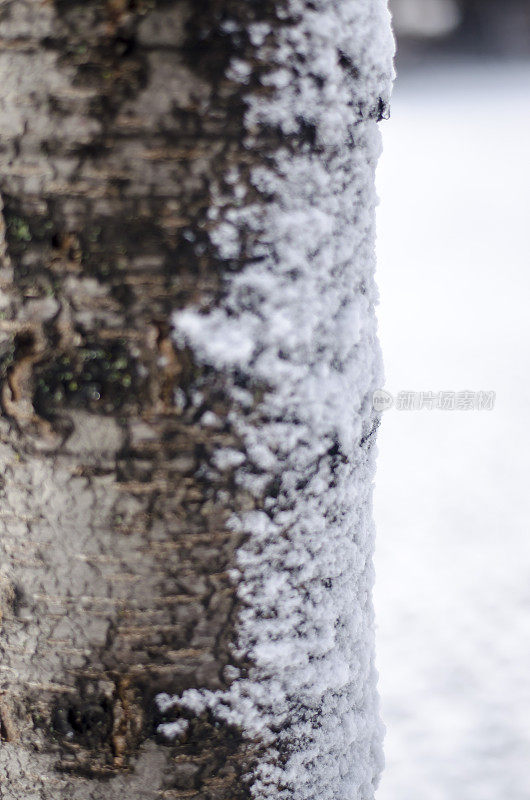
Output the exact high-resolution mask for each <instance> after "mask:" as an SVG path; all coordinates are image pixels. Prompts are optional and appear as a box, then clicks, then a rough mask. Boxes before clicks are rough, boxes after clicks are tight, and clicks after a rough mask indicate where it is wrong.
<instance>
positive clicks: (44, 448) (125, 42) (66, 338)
mask: <svg viewBox="0 0 530 800" xmlns="http://www.w3.org/2000/svg"><path fill="white" fill-rule="evenodd" d="M229 6H233V8H232V11H233V12H234V13H237V14H238V15H239V16H240V18H241V19H244V18H245V17H246V15H248V14H252V13H254V12H253V10H252V8H250V7H249V4H247V3H246V2H241V3H186V2H157V3H153V2H138V3H134V2H125V1H123V2H122V0H108V2H96V1H89V2H86V0H85V1H84V2H62V0H57V2H45V3H43V2H40V0H15V1H14V2H3V3H2V4H1V7H0V15H1V16H0V76H1V84H2V90H1V93H0V131H1V143H0V175H1V178H0V191H1V194H2V198H3V206H4V208H3V218H4V223H5V237H4V240H5V245H4V252H3V264H2V273H1V278H2V287H1V288H2V320H1V322H0V331H1V354H2V408H3V416H2V419H1V421H0V429H1V442H0V448H1V451H2V475H3V481H2V483H3V487H2V494H3V497H2V509H1V526H2V528H1V535H0V548H1V556H0V564H1V566H0V570H1V572H0V576H1V597H2V601H1V603H2V605H1V613H2V632H1V643H0V653H1V655H0V689H1V692H2V694H1V705H0V714H1V720H2V722H1V738H2V743H1V746H0V784H1V789H0V794H1V796H2V798H6V800H8V799H9V800H12V799H13V800H22V799H23V798H24V800H33V798H41V799H42V798H46V799H48V798H79V800H81V798H107V799H110V798H114V797H115V798H118V797H122V796H123V795H124V794H125V795H126V796H127V797H128V798H130V800H133V798H142V800H146V799H147V798H151V797H152V798H155V797H157V798H159V797H168V798H169V797H175V798H177V797H201V798H202V797H204V798H210V797H211V798H214V797H219V798H221V797H234V798H235V797H243V796H245V794H246V789H245V786H244V782H243V781H242V780H241V774H242V771H244V770H245V769H246V766H247V761H248V758H247V755H248V754H247V751H248V746H247V745H245V746H243V745H242V744H241V737H240V736H239V734H238V732H237V731H233V730H228V729H225V728H223V726H220V725H219V723H217V724H215V725H214V724H212V723H211V722H210V721H209V719H208V716H207V715H203V717H202V718H200V719H198V720H196V721H195V722H194V724H193V728H192V730H191V731H190V733H189V736H188V739H187V742H185V743H179V744H176V745H171V744H168V743H166V742H163V741H161V739H160V737H157V734H156V726H157V724H158V723H159V722H161V721H163V718H162V717H161V716H160V715H158V716H157V713H158V712H157V710H156V705H155V703H154V698H155V696H156V694H157V693H158V692H161V691H168V692H176V693H178V692H180V691H182V690H184V689H186V688H188V687H190V686H198V687H204V688H209V689H218V688H222V687H223V686H226V685H227V683H228V680H227V678H226V677H225V673H224V671H223V670H224V667H225V666H226V664H227V663H228V662H229V660H230V657H229V653H228V645H229V642H230V640H231V638H232V635H233V634H232V628H233V619H234V611H235V600H234V587H233V586H232V585H231V584H230V582H229V580H228V577H227V570H228V568H229V567H230V565H231V561H232V558H233V553H234V549H235V547H236V546H237V544H238V537H237V536H236V535H234V534H233V533H230V532H229V531H227V530H226V529H225V528H224V525H223V521H224V519H225V518H226V516H227V514H228V513H230V511H231V509H232V508H234V506H236V507H237V505H238V504H239V503H243V504H244V503H245V498H244V497H237V498H236V497H234V494H233V492H232V489H231V481H230V474H229V472H227V473H225V474H220V473H219V472H217V473H216V475H217V477H216V478H212V479H211V480H209V482H206V481H204V480H200V479H198V478H196V477H195V476H196V475H197V474H200V470H201V467H204V465H206V464H207V463H208V462H209V459H210V455H211V453H212V452H213V450H214V448H215V447H217V446H218V445H219V443H223V444H228V445H229V446H237V442H236V441H235V440H234V436H233V435H232V433H231V431H230V428H229V426H228V424H226V425H225V427H224V428H223V429H222V430H220V431H218V432H214V433H210V434H209V435H207V436H206V435H205V432H204V429H203V428H201V426H200V425H199V424H198V419H199V417H200V415H201V409H202V411H204V409H205V408H208V409H209V410H214V411H216V412H217V413H218V414H219V415H220V416H221V417H222V418H226V404H227V401H226V397H225V394H224V389H223V382H222V378H220V377H219V376H216V375H214V374H207V373H206V372H205V371H204V370H202V371H201V370H200V369H199V368H198V367H196V366H195V365H194V364H193V362H192V360H191V357H190V356H189V354H187V353H186V352H176V351H175V349H174V347H173V345H172V344H171V341H170V338H169V324H168V320H169V316H170V312H171V311H172V310H173V309H175V308H179V307H183V306H184V305H186V304H187V303H189V302H190V301H192V300H196V299H199V298H201V299H204V296H205V295H208V296H211V297H212V298H213V297H215V294H216V292H217V291H218V288H219V271H218V269H217V265H216V260H215V258H214V256H213V254H212V253H211V252H210V248H209V244H208V239H207V235H206V230H205V224H206V212H207V209H208V195H209V189H210V186H211V184H212V182H213V181H215V180H219V179H220V176H222V175H223V174H224V172H226V169H227V165H228V164H229V162H230V160H231V159H233V158H241V153H240V152H239V151H240V145H239V141H240V139H241V132H242V128H241V126H242V122H241V100H240V98H239V92H240V88H239V87H236V86H234V85H232V84H230V83H229V82H228V81H227V80H226V79H225V78H224V72H225V70H226V66H227V59H228V58H229V57H230V54H231V52H232V51H233V48H234V43H233V42H232V41H230V40H229V38H228V37H227V36H223V35H222V34H221V33H220V30H219V18H220V17H222V16H223V14H225V13H226V11H227V10H228V7H229ZM191 232H193V234H194V236H195V237H196V239H199V240H203V241H204V247H203V249H202V254H201V255H199V256H197V250H196V249H192V248H191V246H190V244H189V238H190V233H191ZM177 387H178V389H179V395H178V398H179V400H178V403H176V402H175V390H176V388H177ZM169 719H171V717H169Z"/></svg>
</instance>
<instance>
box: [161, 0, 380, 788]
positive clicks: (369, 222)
mask: <svg viewBox="0 0 530 800" xmlns="http://www.w3.org/2000/svg"><path fill="white" fill-rule="evenodd" d="M287 6H288V11H289V12H290V15H292V18H293V19H295V20H296V22H295V23H294V24H293V23H286V24H285V25H284V26H283V27H282V29H281V32H280V34H279V35H277V36H276V38H275V42H274V47H273V45H271V42H270V36H268V32H267V30H266V29H265V28H261V29H257V30H255V31H254V32H253V36H254V41H255V42H256V43H258V42H259V43H261V44H258V45H257V46H258V47H262V48H263V50H261V51H258V53H260V52H261V56H262V57H263V60H264V61H265V62H267V63H271V61H272V60H275V62H276V65H277V66H276V67H274V68H273V69H272V70H271V71H270V72H269V73H268V75H266V76H265V81H266V83H267V84H268V86H270V87H272V88H273V89H274V90H275V91H273V92H272V93H270V94H267V95H262V96H259V97H258V96H257V95H256V96H249V98H248V100H249V108H248V113H247V118H246V124H247V130H248V137H249V139H248V141H249V143H250V142H251V140H252V136H253V135H255V133H256V132H257V131H259V129H260V127H261V126H262V125H263V124H265V123H266V124H274V125H277V126H278V127H279V128H280V129H281V130H283V132H284V133H285V134H286V135H289V134H293V133H296V132H297V130H298V126H299V124H300V120H303V121H304V123H305V124H306V125H311V126H314V134H315V141H316V144H317V145H318V147H319V148H320V150H321V152H319V153H318V155H315V154H313V153H312V152H311V149H310V148H309V147H304V146H301V147H299V148H298V150H297V151H296V152H295V153H294V154H293V153H291V152H290V151H289V148H288V146H287V143H286V146H285V149H282V150H280V151H278V152H276V153H275V154H274V158H273V159H272V160H271V162H270V163H267V162H266V161H265V159H264V163H263V166H262V167H260V168H259V169H256V170H255V171H254V173H253V176H252V179H253V182H254V184H255V186H256V188H258V189H260V190H266V191H267V192H268V193H269V194H271V195H273V197H274V199H273V201H272V202H270V203H269V204H267V205H256V206H250V207H249V206H248V205H247V206H245V205H241V203H240V202H239V200H240V198H241V193H240V192H239V193H238V192H236V191H235V192H234V202H233V204H232V205H231V207H230V208H223V209H222V211H221V213H220V214H219V215H218V217H217V219H218V221H217V226H216V227H215V229H214V231H213V233H212V240H213V242H214V244H216V246H217V248H218V252H219V254H220V256H221V257H223V258H233V257H234V256H237V255H238V254H239V247H240V242H241V240H242V236H241V233H242V231H246V232H247V233H249V234H250V238H252V240H253V242H254V244H253V252H252V253H251V255H252V256H254V263H253V264H252V265H249V266H247V267H246V268H245V269H244V271H243V272H241V273H240V274H238V275H235V276H234V277H232V278H231V279H230V281H229V282H228V283H227V296H226V298H225V299H224V301H223V304H222V305H221V306H219V307H218V308H216V309H214V310H211V311H209V313H207V314H203V313H200V312H199V310H198V309H197V310H194V309H190V310H187V311H186V312H183V313H180V314H176V315H175V317H174V324H175V335H176V337H177V340H178V341H179V342H186V343H187V344H188V345H189V346H191V347H192V348H193V349H194V351H195V354H196V357H197V358H199V359H201V360H203V361H204V362H206V363H209V364H212V365H214V366H216V367H218V368H219V369H223V370H225V371H230V370H232V369H235V368H237V369H238V370H239V371H240V372H242V373H243V374H245V375H246V376H247V377H248V378H249V379H250V380H251V381H252V382H253V383H254V384H255V385H257V384H260V383H261V384H265V385H266V386H268V391H267V392H266V394H265V397H264V399H263V401H262V403H261V404H260V406H259V408H258V409H255V410H248V411H247V413H246V414H242V413H241V412H239V414H236V413H235V412H234V416H233V419H232V423H233V424H234V426H235V427H236V429H237V430H238V431H239V433H240V435H241V436H242V439H243V441H244V445H245V449H246V458H245V462H244V464H242V465H241V466H240V467H239V468H237V469H236V477H237V480H238V481H239V483H240V485H241V486H244V487H246V488H247V489H248V490H249V491H250V492H251V493H254V494H255V495H256V497H257V498H258V499H259V498H261V497H262V495H263V489H264V487H265V486H267V485H268V484H271V483H272V482H273V481H274V480H275V479H276V480H277V481H278V482H279V486H280V491H279V493H278V496H272V495H271V496H269V497H268V498H267V500H266V502H265V504H264V507H263V508H262V510H258V511H255V512H252V513H249V514H246V515H242V516H240V517H238V518H234V519H233V520H232V523H231V524H232V525H234V526H237V527H238V528H239V529H242V530H244V531H246V532H247V533H248V534H249V538H248V541H247V543H246V544H245V546H244V547H243V548H242V549H241V550H240V552H239V570H240V580H239V576H237V575H236V576H234V577H235V579H236V580H238V583H239V586H240V597H241V599H242V600H244V601H245V608H244V610H243V611H242V613H241V615H240V619H239V631H238V633H239V641H238V648H239V650H240V651H241V653H247V654H249V655H250V656H251V658H252V660H253V665H254V666H253V668H252V670H251V673H250V675H249V677H248V678H245V679H243V678H241V679H238V680H235V681H234V683H233V684H232V686H231V688H230V690H229V691H228V692H227V693H225V694H221V693H200V692H197V691H194V690H191V691H190V692H186V693H185V697H184V698H181V700H180V703H181V705H185V706H186V707H187V708H188V709H190V704H192V705H193V707H194V708H195V710H196V711H197V712H199V710H200V709H201V708H203V707H205V706H208V707H209V708H211V709H213V710H214V711H215V712H216V713H217V714H218V715H219V716H220V717H222V718H224V719H225V720H229V721H232V722H235V723H237V724H239V725H241V726H243V728H244V730H245V731H246V732H247V733H248V735H249V736H257V735H259V736H261V737H262V738H263V739H264V740H266V741H268V742H269V745H270V747H269V750H268V753H267V755H266V757H265V758H264V759H263V761H262V762H261V764H260V766H259V768H258V773H257V780H256V782H255V784H254V787H253V791H254V795H255V797H256V798H260V800H269V798H270V800H272V798H274V800H281V798H285V799H287V798H289V800H317V798H318V800H369V798H372V797H373V793H374V786H375V784H376V783H377V780H378V776H379V772H380V769H381V764H382V756H381V746H380V744H381V734H382V730H381V724H380V721H379V715H378V701H377V693H376V688H375V682H376V679H375V670H374V665H373V613H372V604H371V589H372V583H373V568H372V549H373V524H372V515H371V485H372V478H373V469H374V465H373V456H372V453H371V452H370V451H369V450H368V452H367V450H366V448H363V449H361V448H360V446H359V443H360V440H361V437H362V436H365V435H367V434H368V433H369V430H370V427H371V424H372V421H373V415H372V414H371V396H372V392H373V391H374V389H375V388H377V386H378V385H379V384H380V382H381V374H380V358H379V350H378V345H377V340H376V325H375V317H374V308H373V307H374V302H375V300H376V290H375V287H374V282H373V270H374V255H373V249H374V206H375V193H374V188H373V180H374V169H375V164H376V161H377V157H378V155H379V149H380V140H379V134H378V131H377V126H376V122H375V119H374V118H375V116H376V115H377V112H378V110H379V109H380V106H381V103H384V102H386V100H387V99H388V94H389V89H390V78H391V72H392V69H391V56H392V50H393V43H392V39H391V35H390V28H389V17H388V12H387V10H386V3H385V2H384V1H383V0H339V1H338V2H337V0H322V2H320V3H319V4H314V3H312V2H309V0H290V2H288V3H287ZM271 47H273V49H272V50H271ZM339 62H342V64H341V63H339ZM344 63H346V64H348V63H350V64H351V68H350V69H349V70H348V69H345V68H344ZM248 67H249V65H245V64H244V63H241V62H240V61H239V62H237V63H234V64H233V65H232V71H231V75H232V77H238V78H239V79H241V80H243V81H244V80H245V79H246V76H247V74H248ZM355 70H357V77H354V73H355ZM380 98H381V99H380ZM352 139H353V141H354V142H355V147H354V148H353V149H352V147H351V141H352ZM230 178H231V181H232V183H233V185H234V186H235V187H236V188H237V185H238V176H237V175H231V176H230ZM239 394H240V393H238V392H236V391H234V400H235V401H237V402H238V401H239V396H238V395H239ZM236 407H238V406H237V405H235V408H236ZM222 458H223V456H221V459H222ZM278 752H281V754H282V760H279V759H278V757H277V756H278Z"/></svg>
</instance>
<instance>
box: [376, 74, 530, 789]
mask: <svg viewBox="0 0 530 800" xmlns="http://www.w3.org/2000/svg"><path fill="white" fill-rule="evenodd" d="M529 99H530V65H529V64H524V65H512V66H508V65H498V64H484V65H479V64H475V65H467V66H465V65H458V66H456V65H455V66H453V67H450V68H448V67H437V68H432V69H431V70H425V69H424V70H423V71H422V72H421V73H416V74H412V73H410V74H404V75H401V76H400V77H399V78H398V81H397V84H396V91H395V95H394V100H393V116H392V119H391V120H390V121H389V122H388V123H385V125H384V128H383V136H384V145H385V153H384V156H383V158H382V160H381V164H380V168H379V174H378V184H379V194H380V196H381V198H382V201H381V206H380V209H379V215H378V230H379V245H378V251H379V266H378V283H379V288H380V294H381V305H380V308H379V324H380V337H381V343H382V347H383V353H384V359H385V369H386V386H385V388H386V389H388V390H389V391H390V392H392V393H394V394H395V393H397V392H399V391H401V390H417V391H422V390H423V391H428V390H432V391H437V390H454V391H459V390H465V389H469V390H490V389H492V390H495V391H496V392H497V403H496V408H495V410H494V411H480V412H477V411H467V412H466V411H434V410H433V411H429V410H423V411H398V410H395V409H391V410H388V411H386V412H385V413H384V418H383V424H382V427H381V430H380V435H379V460H378V474H377V485H376V495H375V516H376V524H377V528H378V543H377V548H378V550H377V558H376V569H377V589H376V598H375V600H376V613H377V620H378V667H379V671H380V691H381V694H382V708H383V715H384V720H385V723H386V725H387V738H386V756H387V769H386V772H385V774H384V776H383V781H382V784H381V788H380V789H379V792H378V796H377V797H378V800H529V799H530V769H529V763H530V537H529V532H530V531H529V529H530V486H529V479H530V427H529V424H528V409H529V408H530V377H529V367H528V364H529V361H530V313H529V308H528V307H529V301H530V272H529V266H530V263H529V262H530V244H529V236H528V231H529V228H530V213H529V212H530V105H529V102H528V101H529Z"/></svg>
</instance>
